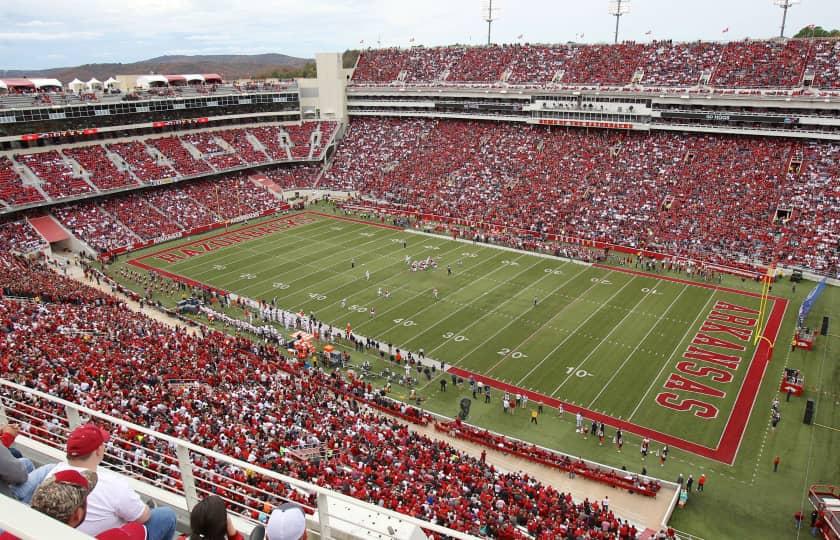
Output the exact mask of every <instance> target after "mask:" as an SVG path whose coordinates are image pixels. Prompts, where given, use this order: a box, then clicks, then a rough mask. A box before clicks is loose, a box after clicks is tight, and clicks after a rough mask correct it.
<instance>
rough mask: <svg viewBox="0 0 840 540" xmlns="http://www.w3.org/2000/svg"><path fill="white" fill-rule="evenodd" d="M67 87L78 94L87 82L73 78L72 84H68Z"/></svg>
mask: <svg viewBox="0 0 840 540" xmlns="http://www.w3.org/2000/svg"><path fill="white" fill-rule="evenodd" d="M67 88H69V89H70V91H71V92H75V93H76V94H78V93H79V92H81V91H82V90H84V89H85V83H83V82H82V81H80V80H79V79H73V80H72V81H70V84H68V85H67Z"/></svg>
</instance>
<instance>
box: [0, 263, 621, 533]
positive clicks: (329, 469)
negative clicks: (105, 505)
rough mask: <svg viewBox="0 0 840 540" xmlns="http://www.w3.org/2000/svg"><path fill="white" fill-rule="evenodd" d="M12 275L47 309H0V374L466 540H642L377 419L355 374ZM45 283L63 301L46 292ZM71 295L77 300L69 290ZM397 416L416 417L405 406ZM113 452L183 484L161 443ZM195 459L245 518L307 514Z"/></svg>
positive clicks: (33, 431) (25, 273) (611, 519)
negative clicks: (278, 511) (307, 455)
mask: <svg viewBox="0 0 840 540" xmlns="http://www.w3.org/2000/svg"><path fill="white" fill-rule="evenodd" d="M14 264H18V265H21V266H18V267H17V268H16V269H15V270H16V281H15V282H13V283H12V284H11V285H10V289H13V291H12V292H14V293H17V294H16V295H23V296H30V297H40V298H41V299H46V300H48V301H49V302H50V303H37V302H36V303H32V302H24V301H19V300H16V299H10V298H3V299H0V325H2V331H3V332H5V333H7V334H8V335H10V336H11V339H5V340H3V341H2V342H0V374H1V375H2V376H3V377H4V378H8V379H10V380H13V381H16V382H19V383H21V384H25V385H27V386H30V387H33V388H38V389H40V390H42V391H45V392H48V393H50V394H52V395H54V396H56V397H59V398H63V399H67V400H70V401H74V402H77V403H79V404H81V405H83V406H87V407H91V408H94V409H97V410H101V411H103V412H107V413H108V414H111V415H114V416H117V417H119V418H123V419H125V420H129V421H131V422H134V423H137V424H139V425H143V426H145V427H148V428H150V429H153V430H155V431H159V432H162V433H166V434H168V435H172V436H175V437H178V438H181V439H183V440H187V441H190V442H192V443H195V444H198V445H201V446H203V447H205V448H208V449H211V450H214V451H217V452H221V453H225V454H227V455H230V456H232V457H236V458H239V459H241V460H244V461H246V462H248V463H253V464H255V465H259V466H262V467H265V468H268V469H271V470H274V471H277V472H280V473H283V474H287V475H291V476H294V477H297V478H300V479H303V480H306V481H309V482H313V483H316V484H318V485H321V486H325V487H329V488H331V489H334V490H337V491H339V492H342V493H344V494H347V495H350V496H352V497H355V498H358V499H361V500H365V501H369V502H372V503H374V504H378V505H381V506H383V507H385V508H389V509H393V510H396V511H399V512H402V513H405V514H409V515H412V516H415V517H420V518H423V519H427V520H430V521H433V522H435V523H438V524H442V525H445V526H448V527H452V528H455V529H458V530H462V531H466V532H470V533H472V534H477V535H481V536H487V537H491V538H506V539H512V538H525V535H526V534H527V535H530V536H531V537H534V538H538V539H550V538H562V537H567V536H569V535H570V534H571V535H572V536H574V537H577V536H579V535H583V534H588V535H589V537H590V538H616V537H622V538H634V537H635V533H634V532H633V533H631V528H630V526H629V525H628V524H627V523H626V522H622V520H620V519H619V518H618V517H617V516H615V515H614V514H613V512H612V511H611V510H609V509H608V508H603V507H601V505H600V504H599V503H598V502H590V501H588V500H585V501H583V502H581V503H575V502H573V501H572V499H571V496H570V495H569V494H566V493H562V492H559V491H557V490H556V489H554V488H552V487H550V486H547V485H544V484H542V483H541V482H539V481H538V480H537V479H535V478H532V477H529V476H527V475H524V474H521V473H510V472H503V471H500V470H497V469H495V468H494V467H493V466H491V465H488V464H486V463H485V462H484V461H483V460H481V459H478V458H473V457H471V456H469V455H467V454H464V453H462V452H460V451H458V450H456V449H455V448H454V447H452V446H450V445H449V444H447V443H445V442H443V441H440V440H434V439H431V438H429V437H427V436H424V435H420V434H418V433H416V432H413V431H411V430H409V429H408V427H406V426H405V425H404V424H402V423H401V422H398V421H396V420H394V419H392V418H389V417H387V416H384V415H381V414H379V413H377V412H375V411H374V410H373V408H372V407H371V405H372V404H374V403H376V402H377V401H378V400H379V399H380V398H379V397H378V396H377V392H376V391H374V390H373V389H372V388H371V386H370V385H369V384H366V383H364V382H362V381H359V380H357V379H355V378H353V377H352V376H351V375H343V374H340V373H339V372H329V371H323V370H319V369H313V368H306V367H305V366H303V365H302V364H299V363H293V362H291V361H289V360H287V359H286V358H284V357H283V355H282V353H281V352H279V351H277V350H275V349H273V348H271V347H269V346H267V345H258V344H256V343H252V342H250V341H248V340H245V339H241V338H233V337H231V336H229V335H227V334H221V333H219V332H213V331H206V333H205V335H203V336H193V335H190V334H188V333H187V332H185V331H183V330H178V329H173V328H170V327H167V326H164V325H163V324H161V323H158V322H155V321H153V320H151V319H148V318H146V317H144V316H143V315H140V314H137V313H135V312H133V311H130V310H129V309H128V308H126V307H125V306H124V305H122V304H120V303H119V302H116V301H113V300H109V299H107V297H105V298H103V295H102V294H101V293H99V292H97V291H95V290H93V289H89V288H87V287H84V286H81V285H78V284H76V285H74V284H72V282H71V281H69V280H67V279H65V278H62V277H61V276H58V275H52V276H51V281H50V280H45V279H44V276H42V275H41V274H43V273H46V274H49V271H48V270H46V269H43V268H36V267H32V266H23V265H28V264H29V263H24V262H19V261H14ZM0 267H2V265H0ZM31 272H35V275H30V273H31ZM2 277H3V278H4V283H8V281H6V280H5V278H6V276H2ZM17 283H22V284H24V286H25V290H23V291H21V290H18V289H17V288H16V285H17ZM42 285H43V286H47V287H50V288H53V289H55V288H57V289H59V290H60V291H61V292H62V295H68V294H69V296H61V295H59V296H54V295H52V294H49V293H46V292H43V291H41V290H39V288H40V287H41V286H42ZM72 288H76V289H81V291H80V292H79V291H73V292H72V293H71V292H70V291H71V289H72ZM182 381H191V382H193V383H195V384H179V382H182ZM403 409H406V411H403V413H404V416H411V415H409V414H408V412H409V411H408V409H411V408H410V407H407V406H405V405H402V406H401V407H400V410H401V411H402V410H403ZM26 412H27V413H28V416H27V417H20V416H19V413H18V412H13V411H9V419H10V421H13V422H14V421H17V422H19V423H20V424H21V425H22V434H24V435H27V436H30V437H34V438H36V439H38V440H43V441H51V442H52V443H53V444H60V439H59V438H58V437H59V434H58V432H59V431H60V430H58V429H57V428H58V427H60V426H57V425H55V424H54V423H53V422H52V417H51V413H60V411H57V410H55V406H51V405H49V404H47V403H42V402H38V401H37V400H36V401H34V402H32V403H31V408H28V410H27V411H26ZM303 446H309V447H311V446H317V447H319V448H323V449H324V452H323V454H322V458H321V459H319V460H317V461H312V460H300V459H296V458H295V457H294V456H292V455H291V454H290V453H289V452H288V450H289V449H294V448H299V447H303ZM106 451H107V453H108V454H109V455H111V456H119V457H121V458H122V461H124V462H129V463H133V464H134V465H135V466H136V467H135V468H133V469H131V470H130V471H128V472H133V473H134V474H137V475H140V476H146V477H148V478H149V480H150V481H152V479H154V481H155V482H157V483H158V484H159V485H161V487H164V488H168V489H173V490H178V489H179V488H180V487H181V486H180V484H179V481H180V474H179V471H178V469H177V467H176V466H175V465H174V460H173V449H172V448H171V447H170V446H169V444H168V443H167V442H166V441H163V440H158V439H155V438H154V437H144V436H142V434H139V433H132V432H131V431H124V432H122V433H119V435H118V437H114V438H113V439H112V441H110V442H109V443H108V446H107V447H106ZM157 456H166V457H165V458H164V459H161V458H159V457H157ZM196 459H197V462H196V465H197V467H198V469H197V470H201V471H205V472H201V473H200V474H197V476H198V485H199V488H201V489H206V490H213V491H214V492H216V493H217V494H220V495H222V496H223V497H225V498H226V499H228V500H229V501H231V502H232V503H234V504H236V505H237V506H239V507H240V508H241V507H242V506H244V507H246V508H247V509H248V510H247V514H248V515H249V517H254V518H256V517H257V516H258V513H259V512H260V511H261V509H262V508H263V507H264V506H265V505H266V504H272V503H275V502H276V499H278V498H290V499H293V500H297V501H299V502H301V503H303V504H307V505H309V506H310V507H311V506H314V503H315V501H314V497H313V496H312V495H308V494H306V493H305V492H301V491H299V490H291V489H289V487H288V486H287V485H285V484H283V483H282V482H276V481H271V480H269V479H266V478H261V477H257V476H255V475H252V474H248V471H245V470H241V469H236V468H233V467H229V466H227V465H224V464H222V463H219V462H216V461H215V460H213V459H212V458H210V457H197V458H196ZM107 460H108V459H107V458H106V462H107ZM210 480H212V481H213V483H214V484H216V486H215V487H213V486H211V485H210V484H209V483H208V482H209V481H210ZM269 494H270V495H269ZM632 531H635V529H632Z"/></svg>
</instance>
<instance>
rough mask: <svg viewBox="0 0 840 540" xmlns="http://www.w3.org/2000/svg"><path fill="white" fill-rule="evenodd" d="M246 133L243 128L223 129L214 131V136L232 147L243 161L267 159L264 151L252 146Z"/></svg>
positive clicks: (252, 162)
mask: <svg viewBox="0 0 840 540" xmlns="http://www.w3.org/2000/svg"><path fill="white" fill-rule="evenodd" d="M248 135H249V133H248V131H246V130H244V129H225V130H222V131H217V132H216V136H218V137H220V138H221V139H222V140H224V141H225V142H226V143H228V144H229V145H230V146H231V147H232V148H234V149H235V150H236V152H237V154H239V157H241V158H242V161H244V162H245V163H250V164H258V163H263V162H265V161H268V156H266V155H265V152H263V151H261V150H257V149H256V148H254V145H253V144H251V141H250V140H249V138H248Z"/></svg>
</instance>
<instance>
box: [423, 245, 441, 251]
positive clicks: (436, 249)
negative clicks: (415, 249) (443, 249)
mask: <svg viewBox="0 0 840 540" xmlns="http://www.w3.org/2000/svg"><path fill="white" fill-rule="evenodd" d="M423 247H424V248H426V249H431V250H432V251H440V248H439V247H437V246H430V245H426V246H423Z"/></svg>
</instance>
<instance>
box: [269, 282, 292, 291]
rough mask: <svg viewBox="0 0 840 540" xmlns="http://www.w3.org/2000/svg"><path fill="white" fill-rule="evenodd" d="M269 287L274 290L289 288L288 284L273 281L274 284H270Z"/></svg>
mask: <svg viewBox="0 0 840 540" xmlns="http://www.w3.org/2000/svg"><path fill="white" fill-rule="evenodd" d="M271 286H272V287H274V288H275V289H288V288H289V284H288V283H283V282H282V281H275V282H274V283H272V284H271Z"/></svg>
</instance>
